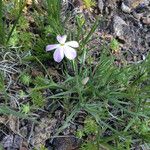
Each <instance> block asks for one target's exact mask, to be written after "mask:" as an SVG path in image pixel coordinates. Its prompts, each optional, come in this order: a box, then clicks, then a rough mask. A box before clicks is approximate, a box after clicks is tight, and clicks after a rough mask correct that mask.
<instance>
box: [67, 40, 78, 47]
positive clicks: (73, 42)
mask: <svg viewBox="0 0 150 150" xmlns="http://www.w3.org/2000/svg"><path fill="white" fill-rule="evenodd" d="M65 44H66V45H68V46H71V47H74V48H77V47H79V43H78V42H77V41H69V42H66V43H65Z"/></svg>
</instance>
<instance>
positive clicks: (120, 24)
mask: <svg viewBox="0 0 150 150" xmlns="http://www.w3.org/2000/svg"><path fill="white" fill-rule="evenodd" d="M113 30H114V34H115V36H116V37H118V39H120V40H123V41H124V42H125V41H126V31H127V30H128V25H127V24H126V22H125V21H124V20H123V19H122V18H120V17H119V16H114V19H113Z"/></svg>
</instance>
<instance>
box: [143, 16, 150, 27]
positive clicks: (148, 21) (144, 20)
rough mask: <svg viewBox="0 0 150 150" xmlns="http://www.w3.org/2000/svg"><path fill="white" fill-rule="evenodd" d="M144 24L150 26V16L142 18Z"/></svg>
mask: <svg viewBox="0 0 150 150" xmlns="http://www.w3.org/2000/svg"><path fill="white" fill-rule="evenodd" d="M142 22H143V23H144V24H147V25H150V16H147V17H142Z"/></svg>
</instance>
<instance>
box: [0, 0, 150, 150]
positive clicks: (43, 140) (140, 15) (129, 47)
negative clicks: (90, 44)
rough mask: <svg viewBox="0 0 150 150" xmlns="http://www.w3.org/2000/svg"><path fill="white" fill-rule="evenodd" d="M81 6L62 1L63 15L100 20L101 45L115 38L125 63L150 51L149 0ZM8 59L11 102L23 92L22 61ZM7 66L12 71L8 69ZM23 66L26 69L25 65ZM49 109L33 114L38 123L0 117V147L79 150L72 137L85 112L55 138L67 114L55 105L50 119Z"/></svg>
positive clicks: (76, 0) (78, 0) (70, 0)
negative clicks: (21, 90) (21, 78)
mask: <svg viewBox="0 0 150 150" xmlns="http://www.w3.org/2000/svg"><path fill="white" fill-rule="evenodd" d="M83 5H84V4H83V2H82V0H68V1H64V2H63V6H65V12H67V11H70V12H73V13H74V14H75V15H76V13H77V12H80V13H82V14H83V15H84V16H85V18H86V19H89V20H90V21H89V22H92V21H93V19H95V18H96V17H97V16H98V17H100V18H101V23H100V25H99V27H98V30H97V33H96V35H97V37H98V44H100V46H102V45H103V44H108V45H109V43H110V41H111V40H112V39H113V38H115V39H116V40H118V42H119V45H120V47H119V51H120V53H119V55H120V57H123V59H124V60H126V61H127V63H137V62H138V61H141V60H144V59H145V58H146V56H147V54H148V52H149V51H150V2H149V0H98V1H97V5H96V6H95V8H93V10H92V11H90V10H86V9H84V6H83ZM77 10H79V11H77ZM63 13H64V12H63ZM91 20H92V21H91ZM96 42H97V41H95V43H96ZM8 57H9V59H10V58H11V59H12V61H9V62H7V61H6V60H7V58H6V59H5V62H4V61H0V65H1V66H4V65H5V67H6V68H5V69H7V72H6V76H7V78H11V79H12V78H13V82H12V83H7V84H8V85H9V87H8V88H9V90H10V93H11V94H12V103H13V102H14V101H15V96H16V94H17V92H15V91H14V90H16V89H17V91H19V90H20V89H24V87H23V86H22V85H20V84H18V82H17V80H18V79H17V78H16V76H17V75H18V73H20V72H21V70H20V69H19V68H22V62H20V60H19V58H16V56H14V55H13V54H12V53H11V55H9V56H8ZM10 66H11V69H9V68H10ZM23 67H24V68H26V66H24V65H23ZM39 70H40V69H39ZM39 70H36V69H35V71H36V73H37V72H38V73H41V72H40V71H39ZM51 72H52V71H51ZM57 74H58V73H57ZM54 75H55V78H59V74H58V76H57V77H56V73H54ZM8 81H9V79H8ZM6 82H7V81H6ZM25 90H26V89H25ZM24 101H26V99H25V100H24ZM1 103H2V100H1ZM14 107H15V106H14ZM49 109H50V108H49V105H48V106H47V107H45V108H44V110H38V114H35V116H36V117H37V118H38V122H40V123H39V124H38V123H34V122H32V121H30V120H26V119H25V120H19V119H16V118H13V117H12V116H10V117H4V116H0V141H1V144H2V145H3V147H4V148H5V149H6V150H28V149H29V147H30V149H33V147H34V146H35V147H38V148H39V147H40V145H41V144H43V145H45V146H46V147H47V148H48V150H53V149H54V150H75V149H76V150H77V149H79V146H80V144H81V141H80V140H79V139H77V138H76V137H75V136H74V135H73V134H74V132H75V131H76V130H77V129H78V128H82V127H83V121H84V119H82V118H85V116H86V113H84V112H83V113H81V114H79V116H78V117H77V118H78V119H76V122H74V123H73V124H70V126H68V128H66V129H65V130H63V131H62V132H61V134H59V136H55V137H54V135H55V133H56V131H57V129H58V128H59V127H60V126H61V125H63V122H64V120H65V118H66V115H65V113H64V112H63V110H62V109H60V107H59V106H58V108H56V110H55V113H53V116H49V115H48V114H49V113H48V112H49ZM41 118H42V119H41Z"/></svg>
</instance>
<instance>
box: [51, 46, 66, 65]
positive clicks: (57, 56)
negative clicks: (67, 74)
mask: <svg viewBox="0 0 150 150" xmlns="http://www.w3.org/2000/svg"><path fill="white" fill-rule="evenodd" d="M53 57H54V60H55V61H56V62H58V63H59V62H61V61H62V59H63V58H64V49H63V47H62V46H60V47H58V48H57V49H56V50H55V52H54V55H53Z"/></svg>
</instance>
